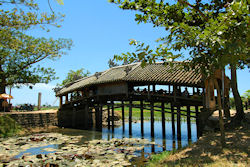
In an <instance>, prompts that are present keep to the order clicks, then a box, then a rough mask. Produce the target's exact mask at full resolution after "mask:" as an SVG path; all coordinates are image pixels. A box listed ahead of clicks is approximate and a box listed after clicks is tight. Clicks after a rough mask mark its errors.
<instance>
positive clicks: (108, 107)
mask: <svg viewBox="0 0 250 167" xmlns="http://www.w3.org/2000/svg"><path fill="white" fill-rule="evenodd" d="M107 109H108V129H110V106H109V104H107Z"/></svg>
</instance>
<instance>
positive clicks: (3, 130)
mask: <svg viewBox="0 0 250 167" xmlns="http://www.w3.org/2000/svg"><path fill="white" fill-rule="evenodd" d="M21 129H22V128H21V126H20V125H18V124H17V123H16V121H15V120H14V119H12V118H10V117H9V116H8V115H3V116H0V137H10V136H14V135H16V134H17V133H18V132H19V131H20V130H21Z"/></svg>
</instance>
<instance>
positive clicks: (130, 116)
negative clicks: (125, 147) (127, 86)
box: [128, 99, 132, 135]
mask: <svg viewBox="0 0 250 167" xmlns="http://www.w3.org/2000/svg"><path fill="white" fill-rule="evenodd" d="M128 121H129V124H128V125H129V135H132V100H131V99H130V100H129V116H128Z"/></svg>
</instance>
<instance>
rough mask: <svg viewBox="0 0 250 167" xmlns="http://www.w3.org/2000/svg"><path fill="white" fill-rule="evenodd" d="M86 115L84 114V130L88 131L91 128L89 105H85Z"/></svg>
mask: <svg viewBox="0 0 250 167" xmlns="http://www.w3.org/2000/svg"><path fill="white" fill-rule="evenodd" d="M84 108H85V109H84V111H83V112H84V113H83V120H84V121H83V122H84V123H83V128H84V129H88V126H89V105H88V103H85V107H84Z"/></svg>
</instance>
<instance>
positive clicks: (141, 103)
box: [140, 100, 144, 136]
mask: <svg viewBox="0 0 250 167" xmlns="http://www.w3.org/2000/svg"><path fill="white" fill-rule="evenodd" d="M140 109H141V135H142V136H144V122H143V121H144V117H143V100H141V101H140Z"/></svg>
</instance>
